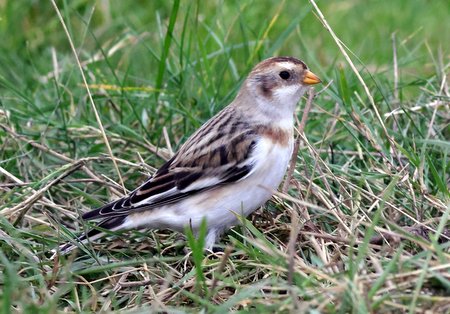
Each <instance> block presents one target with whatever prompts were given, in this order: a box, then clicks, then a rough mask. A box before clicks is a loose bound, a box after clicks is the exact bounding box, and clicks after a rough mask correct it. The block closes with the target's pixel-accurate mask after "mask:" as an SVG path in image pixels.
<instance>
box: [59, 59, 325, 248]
mask: <svg viewBox="0 0 450 314" xmlns="http://www.w3.org/2000/svg"><path fill="white" fill-rule="evenodd" d="M320 82H321V81H320V79H319V78H318V77H317V76H316V75H315V74H313V73H312V72H311V71H309V70H308V67H307V66H306V64H305V63H303V62H302V61H300V60H298V59H296V58H293V57H274V58H269V59H267V60H264V61H262V62H261V63H259V64H258V65H256V66H255V67H254V69H253V70H252V71H251V73H250V74H249V76H248V78H247V79H246V80H245V81H244V83H243V85H242V87H241V89H240V91H239V93H238V95H237V96H236V98H235V99H234V100H233V102H232V103H231V104H230V105H228V106H227V107H225V109H223V110H222V111H220V112H219V113H218V114H217V115H216V116H214V117H213V118H211V119H210V120H209V121H208V122H206V123H205V124H204V125H203V126H202V127H201V128H200V129H199V130H197V132H195V133H194V134H193V135H192V136H191V137H190V138H189V139H188V140H187V141H186V143H184V145H182V146H181V148H180V150H179V151H178V152H177V153H176V154H175V155H174V156H173V157H172V158H171V159H170V160H169V161H167V162H166V163H165V164H164V165H163V166H162V167H161V168H159V169H158V171H156V173H155V174H154V175H153V176H152V177H150V178H149V179H148V180H147V181H146V182H145V183H143V184H142V185H141V186H139V187H138V188H137V189H135V190H134V191H132V192H131V193H130V194H129V195H127V196H124V197H123V198H121V199H118V200H115V201H113V202H111V203H109V204H106V205H104V206H102V207H100V208H97V209H95V210H92V211H90V212H87V213H85V214H84V215H83V216H82V218H83V219H84V220H98V221H99V222H98V224H97V226H98V227H99V229H97V228H94V229H91V230H89V231H88V232H86V233H85V234H84V235H81V236H80V237H79V238H78V239H77V241H78V242H80V243H85V242H86V241H88V240H90V241H93V240H95V239H97V238H99V237H101V236H103V235H104V233H103V232H102V231H101V229H107V230H113V231H115V230H127V229H134V228H137V229H140V228H152V229H164V228H168V229H172V230H176V231H183V230H185V228H186V227H189V228H192V231H193V232H194V234H195V233H196V232H198V229H199V227H200V224H201V222H202V220H203V219H204V218H205V219H206V223H207V235H206V239H205V245H206V248H212V246H213V245H214V243H215V242H216V240H217V238H218V237H219V236H220V235H221V234H222V233H223V232H224V231H225V230H227V229H228V228H230V227H231V226H232V225H235V224H236V223H238V219H237V216H236V214H238V215H243V216H247V215H249V214H250V213H252V212H253V211H254V210H256V209H257V208H259V207H260V206H262V205H263V204H264V203H265V202H266V201H267V200H268V199H269V198H270V197H271V196H272V194H273V191H274V190H276V189H277V188H278V186H279V185H280V183H281V181H282V179H283V177H284V174H285V172H286V169H287V166H288V163H289V160H290V158H291V154H292V149H293V143H294V112H295V108H296V105H297V103H298V102H299V100H300V98H301V97H302V95H303V94H304V92H305V91H306V90H307V89H308V86H310V85H312V84H317V83H320ZM74 247H75V246H74V245H73V244H72V243H67V244H65V245H63V246H61V247H60V252H62V253H66V252H68V251H70V250H72V249H73V248H74Z"/></svg>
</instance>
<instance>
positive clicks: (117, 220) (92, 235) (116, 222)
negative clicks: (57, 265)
mask: <svg viewBox="0 0 450 314" xmlns="http://www.w3.org/2000/svg"><path fill="white" fill-rule="evenodd" d="M125 218H126V217H125V216H119V217H111V218H107V219H105V220H102V221H101V222H99V223H98V224H97V225H96V226H95V227H94V228H92V229H90V230H89V231H87V232H85V233H83V234H81V235H79V236H78V237H77V238H76V239H74V241H72V242H67V243H65V244H63V245H61V246H59V248H58V249H54V250H53V252H54V254H57V253H58V252H59V253H61V254H67V253H69V252H70V251H72V250H73V249H75V248H76V247H77V246H78V245H77V244H76V243H74V242H77V243H79V244H80V245H84V244H86V243H87V241H94V240H96V239H98V238H101V237H102V236H104V235H105V234H106V233H105V231H103V230H111V231H115V230H119V229H121V228H120V226H121V225H122V223H123V222H124V220H125ZM54 256H55V255H54Z"/></svg>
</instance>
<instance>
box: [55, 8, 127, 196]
mask: <svg viewBox="0 0 450 314" xmlns="http://www.w3.org/2000/svg"><path fill="white" fill-rule="evenodd" d="M52 4H53V7H54V8H55V11H56V14H57V15H58V18H59V21H60V22H61V26H62V27H63V29H64V32H65V33H66V36H67V40H68V41H69V44H70V48H71V49H72V52H73V55H74V58H75V60H76V62H77V65H78V68H79V70H80V74H81V77H82V79H83V83H84V86H85V87H86V92H87V94H88V97H89V102H90V104H91V106H92V110H93V111H94V114H95V119H96V120H97V123H98V126H99V128H100V130H101V133H102V136H103V140H104V142H105V145H106V148H107V150H108V154H109V157H110V158H111V160H112V162H113V164H114V168H115V169H116V172H117V175H118V176H119V181H120V184H121V185H122V188H123V193H124V194H126V193H127V190H126V188H125V185H124V183H123V178H122V175H121V174H120V170H119V166H118V165H117V162H116V159H115V158H114V155H113V153H112V150H111V145H109V141H108V137H107V136H106V132H105V128H104V127H103V123H102V120H101V118H100V115H99V114H98V111H97V107H96V106H95V103H94V99H93V98H92V94H91V91H90V89H89V85H88V82H87V79H86V76H85V75H84V71H83V67H82V66H81V62H80V59H79V58H78V54H77V50H76V49H75V46H74V44H73V41H72V38H71V37H70V34H69V30H68V29H67V27H66V23H65V22H64V19H63V17H62V15H61V12H60V11H59V8H58V6H57V5H56V3H55V1H54V0H52Z"/></svg>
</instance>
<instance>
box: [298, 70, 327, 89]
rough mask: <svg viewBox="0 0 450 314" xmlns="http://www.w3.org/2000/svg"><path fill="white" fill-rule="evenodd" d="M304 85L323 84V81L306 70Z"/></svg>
mask: <svg viewBox="0 0 450 314" xmlns="http://www.w3.org/2000/svg"><path fill="white" fill-rule="evenodd" d="M302 83H303V84H306V85H314V84H319V83H322V81H321V80H320V78H319V77H318V76H317V75H315V74H314V73H312V72H311V71H308V70H306V74H305V77H304V78H303V82H302Z"/></svg>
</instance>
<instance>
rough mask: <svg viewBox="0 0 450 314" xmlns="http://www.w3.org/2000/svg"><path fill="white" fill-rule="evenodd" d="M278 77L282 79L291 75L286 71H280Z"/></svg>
mask: <svg viewBox="0 0 450 314" xmlns="http://www.w3.org/2000/svg"><path fill="white" fill-rule="evenodd" d="M280 77H281V78H282V79H283V80H287V79H288V78H290V77H291V75H290V74H289V72H288V71H281V72H280Z"/></svg>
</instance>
